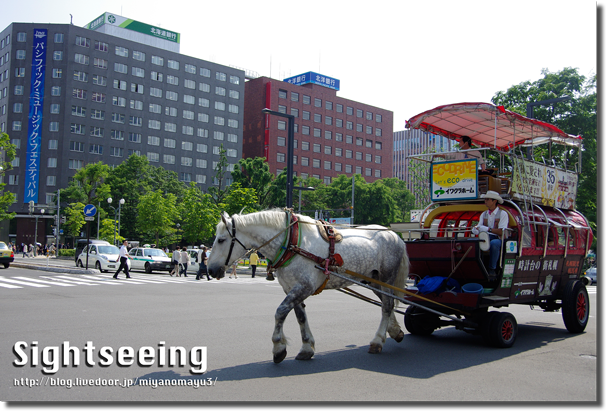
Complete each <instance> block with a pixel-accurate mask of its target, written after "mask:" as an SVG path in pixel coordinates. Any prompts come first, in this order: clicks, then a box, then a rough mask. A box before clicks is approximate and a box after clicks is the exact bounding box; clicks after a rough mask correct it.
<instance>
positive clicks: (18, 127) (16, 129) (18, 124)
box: [12, 121, 21, 131]
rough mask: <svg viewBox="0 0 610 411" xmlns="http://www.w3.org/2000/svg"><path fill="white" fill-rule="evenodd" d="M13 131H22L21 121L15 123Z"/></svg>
mask: <svg viewBox="0 0 610 411" xmlns="http://www.w3.org/2000/svg"><path fill="white" fill-rule="evenodd" d="M12 130H13V131H21V121H13V128H12Z"/></svg>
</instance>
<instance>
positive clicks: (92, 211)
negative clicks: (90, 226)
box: [83, 204, 97, 221]
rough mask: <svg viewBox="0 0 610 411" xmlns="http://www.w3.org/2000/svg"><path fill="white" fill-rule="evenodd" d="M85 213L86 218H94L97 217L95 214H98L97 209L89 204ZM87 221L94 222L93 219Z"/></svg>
mask: <svg viewBox="0 0 610 411" xmlns="http://www.w3.org/2000/svg"><path fill="white" fill-rule="evenodd" d="M83 211H84V213H85V216H87V217H93V216H94V215H95V213H97V208H95V206H94V205H93V204H87V205H86V206H85V209H84V210H83ZM85 220H86V219H85ZM87 221H93V219H91V220H87Z"/></svg>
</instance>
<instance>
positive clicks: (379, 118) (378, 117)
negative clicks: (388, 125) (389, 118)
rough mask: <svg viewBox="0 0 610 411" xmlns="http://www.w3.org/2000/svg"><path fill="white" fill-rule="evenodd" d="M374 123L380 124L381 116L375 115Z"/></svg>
mask: <svg viewBox="0 0 610 411" xmlns="http://www.w3.org/2000/svg"><path fill="white" fill-rule="evenodd" d="M375 121H376V122H377V123H381V114H375Z"/></svg>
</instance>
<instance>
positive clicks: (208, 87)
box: [199, 83, 211, 93]
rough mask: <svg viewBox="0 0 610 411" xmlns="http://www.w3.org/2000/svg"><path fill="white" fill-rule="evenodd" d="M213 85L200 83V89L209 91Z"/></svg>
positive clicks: (205, 91)
mask: <svg viewBox="0 0 610 411" xmlns="http://www.w3.org/2000/svg"><path fill="white" fill-rule="evenodd" d="M210 90H211V87H210V85H209V84H208V83H199V91H203V92H204V93H209V92H210Z"/></svg>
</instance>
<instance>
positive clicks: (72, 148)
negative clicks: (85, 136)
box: [70, 141, 85, 153]
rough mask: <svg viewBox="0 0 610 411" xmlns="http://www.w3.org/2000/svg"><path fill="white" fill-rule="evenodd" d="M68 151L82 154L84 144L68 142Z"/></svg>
mask: <svg viewBox="0 0 610 411" xmlns="http://www.w3.org/2000/svg"><path fill="white" fill-rule="evenodd" d="M70 151H76V152H77V153H82V152H84V151H85V144H84V143H81V142H80V141H70Z"/></svg>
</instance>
